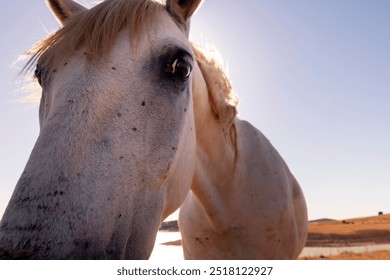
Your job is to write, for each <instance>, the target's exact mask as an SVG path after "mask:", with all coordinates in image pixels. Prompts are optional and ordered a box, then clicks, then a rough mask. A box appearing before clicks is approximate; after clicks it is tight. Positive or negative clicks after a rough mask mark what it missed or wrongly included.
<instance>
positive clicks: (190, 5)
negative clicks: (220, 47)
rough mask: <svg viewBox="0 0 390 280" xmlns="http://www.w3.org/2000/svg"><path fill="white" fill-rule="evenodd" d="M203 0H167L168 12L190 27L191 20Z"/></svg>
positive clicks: (187, 27)
mask: <svg viewBox="0 0 390 280" xmlns="http://www.w3.org/2000/svg"><path fill="white" fill-rule="evenodd" d="M202 1H203V0H167V2H166V5H167V10H168V12H169V13H170V14H171V15H172V16H173V17H174V18H175V19H176V20H177V21H178V22H179V23H181V24H184V25H185V26H186V29H187V31H188V29H189V20H190V18H191V16H192V15H193V14H194V13H195V11H196V10H197V9H198V8H199V7H200V6H201V3H202Z"/></svg>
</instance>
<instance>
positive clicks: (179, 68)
mask: <svg viewBox="0 0 390 280" xmlns="http://www.w3.org/2000/svg"><path fill="white" fill-rule="evenodd" d="M169 69H170V72H171V73H172V74H173V75H175V76H177V77H179V78H182V79H187V78H188V77H189V76H190V75H191V71H192V65H191V64H190V62H189V61H187V60H186V59H185V58H183V57H179V58H176V59H175V60H174V61H173V63H172V64H171V65H170V68H169Z"/></svg>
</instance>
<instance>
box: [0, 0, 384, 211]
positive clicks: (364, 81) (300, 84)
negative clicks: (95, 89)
mask: <svg viewBox="0 0 390 280" xmlns="http://www.w3.org/2000/svg"><path fill="white" fill-rule="evenodd" d="M0 1H1V2H2V3H3V2H4V3H5V0H0ZM33 2H34V3H32V1H31V0H18V1H7V3H6V4H4V5H2V6H3V8H2V12H1V13H2V16H1V17H0V32H1V33H0V34H1V38H2V44H1V45H0V89H1V94H0V135H1V137H0V216H1V215H2V213H3V211H4V209H5V207H6V205H7V203H8V200H9V198H10V196H11V194H12V191H13V188H14V187H15V185H16V183H17V180H18V178H19V176H20V174H21V173H22V172H23V169H24V166H25V164H26V162H27V160H28V157H29V154H30V152H31V150H32V147H33V145H34V143H35V141H36V138H37V137H38V134H39V124H38V104H37V103H35V104H34V103H20V102H16V101H17V100H18V99H19V98H21V97H23V96H25V95H26V92H24V91H23V90H22V88H23V83H22V82H21V80H22V79H21V77H20V76H19V75H18V71H19V68H20V67H21V66H22V65H23V64H22V63H17V64H14V62H15V60H16V59H17V57H18V56H19V55H20V54H22V53H23V52H24V51H26V50H27V49H28V48H29V47H30V46H31V45H33V44H34V43H35V42H36V41H37V40H39V39H41V38H43V37H45V36H46V35H47V34H48V32H52V31H55V30H56V29H57V28H58V27H59V25H58V23H57V21H56V20H55V19H54V17H53V16H52V14H51V12H50V11H49V9H48V8H47V7H46V5H45V1H43V0H40V1H33ZM94 2H96V1H86V0H84V1H80V3H83V4H86V5H87V6H93V3H94ZM191 28H192V29H191V38H192V39H193V40H194V41H197V42H200V43H202V42H203V43H204V42H205V41H206V42H208V43H212V44H213V45H214V46H215V47H216V48H217V49H218V50H219V52H220V53H221V55H222V57H223V59H224V61H225V66H226V69H227V71H228V75H229V77H230V78H231V80H232V83H233V87H234V90H235V92H236V93H237V94H238V96H239V98H240V104H239V107H238V111H239V117H240V118H241V119H245V120H248V121H249V122H251V123H252V124H253V125H255V126H256V127H257V128H258V129H259V130H261V131H262V132H263V133H264V134H265V135H266V136H267V138H268V139H269V140H270V141H271V143H272V144H273V145H274V146H275V147H276V149H277V150H278V151H279V153H280V154H281V155H282V157H283V158H284V160H285V161H286V162H287V164H288V166H289V168H290V170H291V171H292V172H293V174H294V175H295V177H296V178H297V180H298V181H299V183H300V185H301V187H302V190H303V192H304V194H305V197H306V201H307V205H308V211H309V219H319V218H334V219H345V218H352V217H361V216H372V215H376V214H377V213H378V212H379V211H383V212H385V213H389V212H390V109H389V108H390V1H388V0H372V1H368V0H318V1H312V0H295V1H290V0H279V1H272V0H240V1H226V0H206V1H205V3H204V4H203V6H202V8H201V9H200V10H199V11H198V12H197V14H196V15H195V16H194V17H193V20H192V26H191Z"/></svg>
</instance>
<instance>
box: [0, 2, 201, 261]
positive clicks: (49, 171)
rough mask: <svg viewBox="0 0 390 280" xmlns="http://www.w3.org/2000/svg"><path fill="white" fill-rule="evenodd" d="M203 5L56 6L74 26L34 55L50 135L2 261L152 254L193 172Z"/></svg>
mask: <svg viewBox="0 0 390 280" xmlns="http://www.w3.org/2000/svg"><path fill="white" fill-rule="evenodd" d="M198 2H199V1H184V2H183V1H178V0H168V1H167V4H166V6H165V5H163V4H161V3H157V2H154V1H144V0H107V1H105V2H102V3H101V4H99V5H97V6H95V7H94V8H92V9H90V10H87V9H85V8H84V7H82V6H81V5H79V4H77V3H75V2H73V1H71V0H49V1H48V3H49V5H50V7H51V9H52V10H53V12H54V14H55V15H56V16H57V18H58V19H59V21H60V22H61V24H62V25H63V26H62V28H61V29H60V30H59V31H57V32H56V33H54V34H53V35H51V36H50V37H49V38H47V39H45V40H43V41H42V42H40V43H38V45H36V46H35V47H34V48H33V49H32V51H31V54H32V59H31V61H30V66H31V64H33V63H35V61H36V62H37V68H36V71H35V75H36V77H37V79H38V81H39V82H40V84H41V86H42V98H41V103H40V110H39V117H40V134H39V138H38V139H37V142H36V144H35V146H34V148H33V151H32V153H31V156H30V158H29V160H28V162H27V165H26V167H25V170H24V172H23V174H22V175H21V177H20V179H19V181H18V183H17V185H16V188H15V190H14V193H13V195H12V198H11V200H10V202H9V204H8V206H7V209H6V211H5V213H4V216H3V218H2V221H1V225H0V258H3V259H15V258H19V259H121V258H127V259H147V258H148V257H149V256H150V254H151V252H152V249H153V245H154V242H155V237H156V234H157V231H158V228H159V225H160V222H161V221H162V220H164V219H165V217H167V216H168V215H169V214H170V213H172V212H173V211H175V210H176V209H177V208H178V207H179V206H180V205H181V204H182V202H183V201H184V199H185V197H186V195H187V193H188V191H189V189H190V185H191V179H192V174H193V170H194V160H195V144H196V143H195V127H194V117H193V116H194V114H193V105H192V90H191V89H192V79H191V72H192V68H193V67H194V64H195V59H194V54H193V51H192V45H191V44H190V43H189V41H188V35H187V34H188V24H189V23H188V19H189V17H190V16H191V15H192V14H193V12H194V7H196V6H197V3H198ZM141 23H142V24H141Z"/></svg>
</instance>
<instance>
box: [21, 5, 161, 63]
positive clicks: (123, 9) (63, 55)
mask: <svg viewBox="0 0 390 280" xmlns="http://www.w3.org/2000/svg"><path fill="white" fill-rule="evenodd" d="M162 2H163V1H160V0H146V1H145V0H105V1H103V2H101V3H100V4H98V5H96V6H95V7H93V8H91V9H88V10H85V11H84V12H81V13H79V14H76V15H73V16H72V17H70V18H69V19H68V20H67V21H66V22H65V24H64V26H63V27H62V28H60V29H59V30H58V31H56V32H54V33H53V34H51V35H49V36H48V37H47V38H45V39H43V40H41V41H39V42H38V43H37V44H35V45H34V46H33V47H32V48H31V49H30V50H28V51H27V52H26V55H27V56H29V57H30V59H29V60H28V62H27V63H26V65H25V67H24V68H23V70H24V71H27V70H29V69H31V68H32V67H33V66H34V65H35V64H36V63H37V61H38V60H39V64H40V66H41V67H42V68H45V67H46V68H47V67H48V68H50V67H54V66H52V64H53V63H55V62H59V63H61V62H63V61H64V60H66V59H67V58H69V57H70V56H71V55H72V54H73V53H74V52H75V51H77V50H79V49H80V48H84V49H85V55H86V57H87V59H88V60H89V61H90V62H94V61H97V60H102V59H104V58H105V57H107V55H108V53H109V52H110V50H111V48H112V47H113V44H114V41H115V38H116V37H117V35H118V33H119V32H120V31H122V30H123V29H124V28H128V30H129V38H130V41H131V43H132V44H136V43H137V40H139V38H140V36H141V34H142V33H143V31H144V29H146V28H148V27H149V26H150V25H151V24H154V23H155V22H156V19H157V17H156V15H157V13H158V12H161V10H162V9H164V8H165V5H163V3H162ZM40 58H41V59H40ZM45 70H46V71H50V69H45Z"/></svg>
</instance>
